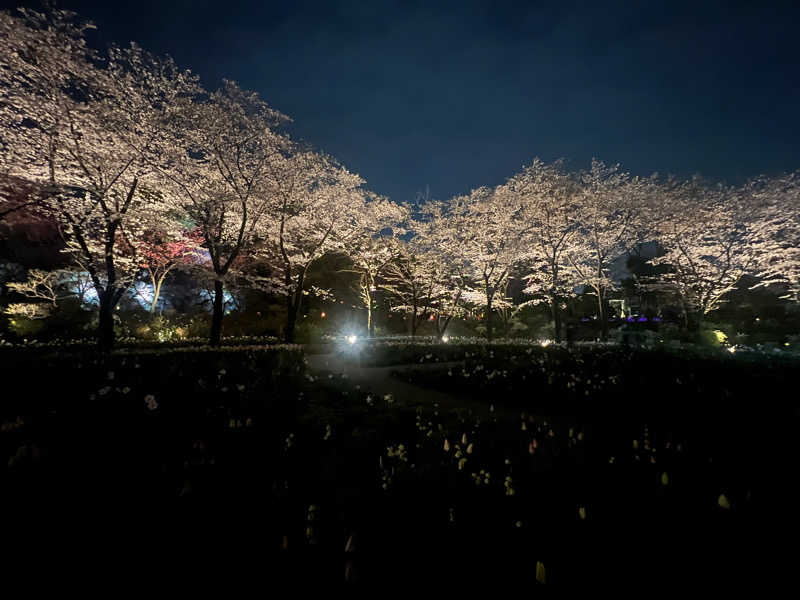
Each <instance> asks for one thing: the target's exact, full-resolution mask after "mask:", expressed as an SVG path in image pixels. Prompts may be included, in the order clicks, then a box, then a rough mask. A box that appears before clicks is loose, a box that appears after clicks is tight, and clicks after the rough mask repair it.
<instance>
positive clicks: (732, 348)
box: [728, 346, 736, 354]
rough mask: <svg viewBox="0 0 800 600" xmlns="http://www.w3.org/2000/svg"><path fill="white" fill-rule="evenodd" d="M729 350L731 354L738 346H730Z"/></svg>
mask: <svg viewBox="0 0 800 600" xmlns="http://www.w3.org/2000/svg"><path fill="white" fill-rule="evenodd" d="M728 352H730V353H731V354H733V353H734V352H736V346H731V347H730V348H728Z"/></svg>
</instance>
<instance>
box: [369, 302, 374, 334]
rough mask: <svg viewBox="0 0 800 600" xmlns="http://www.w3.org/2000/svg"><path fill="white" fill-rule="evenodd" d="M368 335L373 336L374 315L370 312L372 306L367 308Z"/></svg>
mask: <svg viewBox="0 0 800 600" xmlns="http://www.w3.org/2000/svg"><path fill="white" fill-rule="evenodd" d="M369 337H371V338H374V337H375V315H373V314H372V308H371V307H370V309H369Z"/></svg>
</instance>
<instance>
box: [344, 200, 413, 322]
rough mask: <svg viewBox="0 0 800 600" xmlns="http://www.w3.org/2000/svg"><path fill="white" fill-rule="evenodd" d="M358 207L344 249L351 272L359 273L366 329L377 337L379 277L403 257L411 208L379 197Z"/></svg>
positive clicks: (359, 286)
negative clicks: (404, 225)
mask: <svg viewBox="0 0 800 600" xmlns="http://www.w3.org/2000/svg"><path fill="white" fill-rule="evenodd" d="M355 208H356V210H355V211H354V218H353V220H352V226H353V227H354V229H355V231H354V232H353V234H352V235H350V236H349V241H348V243H347V244H346V246H345V250H346V252H347V254H348V256H349V257H350V261H351V263H352V268H351V269H350V271H352V272H354V273H357V274H358V275H359V281H358V291H359V298H360V299H361V303H362V305H363V306H364V308H366V311H367V332H368V334H369V336H370V337H374V336H375V318H374V315H373V311H374V309H375V294H376V292H377V290H378V287H379V286H378V283H379V281H380V278H381V277H382V276H383V275H384V274H385V272H386V270H387V269H389V268H390V267H391V265H392V263H393V262H394V261H395V260H397V259H398V258H399V257H400V256H401V253H402V248H403V244H404V243H403V241H402V240H401V239H400V238H399V237H398V236H399V235H402V234H403V233H405V228H404V227H403V224H404V222H405V221H406V220H407V219H408V209H407V207H405V206H402V205H400V204H395V203H393V202H391V201H389V200H388V199H386V198H378V197H375V198H373V199H372V200H371V201H369V202H364V203H362V204H360V205H359V206H357V207H355ZM381 287H382V286H381Z"/></svg>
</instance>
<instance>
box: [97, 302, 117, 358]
mask: <svg viewBox="0 0 800 600" xmlns="http://www.w3.org/2000/svg"><path fill="white" fill-rule="evenodd" d="M115 292H116V290H115V289H114V288H110V289H109V288H106V289H105V291H104V292H103V293H102V294H101V295H100V315H99V316H100V319H99V322H98V325H97V341H98V344H99V346H100V350H101V351H102V352H111V351H112V350H113V349H114V305H115V302H114V296H115V295H116V294H115Z"/></svg>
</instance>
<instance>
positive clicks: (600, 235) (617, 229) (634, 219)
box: [565, 160, 654, 340]
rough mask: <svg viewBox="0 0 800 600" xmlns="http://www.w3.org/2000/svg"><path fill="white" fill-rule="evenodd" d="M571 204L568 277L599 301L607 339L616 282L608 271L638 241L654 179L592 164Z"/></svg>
mask: <svg viewBox="0 0 800 600" xmlns="http://www.w3.org/2000/svg"><path fill="white" fill-rule="evenodd" d="M579 183H580V185H579V187H578V197H577V199H576V202H575V204H574V216H573V218H574V219H575V221H576V223H577V230H576V232H575V234H574V235H572V236H571V237H570V244H569V246H568V248H567V249H566V250H565V255H566V258H567V263H568V265H569V268H568V271H569V274H568V278H569V279H570V280H571V281H575V282H578V283H580V284H582V285H583V286H585V287H587V288H588V289H589V290H590V293H592V294H593V295H594V296H596V297H597V305H598V319H599V320H600V324H601V339H603V340H605V339H606V338H607V337H608V319H607V317H606V310H605V307H606V302H607V299H608V294H609V292H610V291H611V290H613V289H614V287H615V283H614V280H613V278H612V276H611V272H610V267H611V263H612V262H613V261H614V260H617V259H619V258H620V257H622V256H625V255H626V254H627V253H628V251H629V250H630V248H631V247H632V246H633V245H635V244H636V243H638V242H639V241H640V240H641V239H642V233H641V232H642V226H643V221H642V215H643V213H644V210H643V209H644V206H646V205H647V204H648V203H649V202H650V195H652V194H653V193H654V179H653V178H648V179H642V178H639V177H632V176H631V175H630V174H628V173H625V172H623V171H621V170H620V168H619V166H618V165H614V166H610V167H609V166H606V165H605V164H603V163H602V162H600V161H597V160H592V166H591V168H590V169H589V170H588V171H584V172H582V173H581V174H580V175H579Z"/></svg>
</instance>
